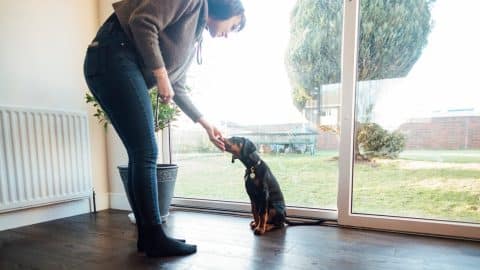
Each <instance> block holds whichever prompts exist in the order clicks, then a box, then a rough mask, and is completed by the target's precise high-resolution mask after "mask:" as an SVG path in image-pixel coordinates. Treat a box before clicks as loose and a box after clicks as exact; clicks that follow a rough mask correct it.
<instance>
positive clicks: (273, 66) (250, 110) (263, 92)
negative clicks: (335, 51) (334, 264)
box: [179, 0, 480, 129]
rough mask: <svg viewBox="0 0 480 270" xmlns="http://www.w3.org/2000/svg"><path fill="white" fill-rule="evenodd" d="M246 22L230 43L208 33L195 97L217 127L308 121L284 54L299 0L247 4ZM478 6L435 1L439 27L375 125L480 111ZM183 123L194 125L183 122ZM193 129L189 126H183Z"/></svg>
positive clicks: (387, 95) (393, 85) (385, 98)
mask: <svg viewBox="0 0 480 270" xmlns="http://www.w3.org/2000/svg"><path fill="white" fill-rule="evenodd" d="M243 3H244V6H245V9H246V16H247V25H246V27H245V29H244V30H242V31H241V32H240V33H232V34H230V35H229V37H228V38H227V39H224V38H215V39H212V38H210V36H209V35H208V34H207V32H205V33H204V42H203V64H202V65H201V66H198V65H196V64H192V68H191V69H190V72H189V74H190V76H189V79H188V84H189V85H190V86H191V87H192V88H193V89H194V91H193V92H192V99H193V101H194V103H195V104H196V105H197V106H198V107H199V109H200V111H201V112H202V113H203V114H204V115H205V117H206V118H207V119H209V120H210V121H211V122H213V123H219V122H220V121H231V122H237V123H240V124H278V123H292V122H304V121H305V119H304V118H303V117H302V115H301V113H300V112H298V111H297V109H296V108H295V107H294V106H293V103H292V97H291V90H290V83H289V79H288V76H287V73H286V70H285V64H284V56H285V53H286V49H287V44H288V38H289V15H290V11H291V9H292V7H293V5H294V3H295V1H293V0H282V1H278V0H262V1H258V0H243ZM479 10H480V1H478V0H457V1H451V0H437V2H436V3H435V4H434V7H433V10H432V15H433V19H434V21H435V23H434V28H433V29H432V32H431V34H430V36H429V42H428V45H427V46H426V48H425V49H424V51H423V53H422V56H421V57H420V59H419V60H418V61H417V63H416V64H415V66H414V67H413V69H412V70H411V71H410V73H409V74H408V75H407V77H405V78H402V79H396V80H392V81H389V82H388V83H385V87H383V88H382V89H383V90H382V91H381V92H379V95H378V97H377V105H376V107H375V109H374V114H375V121H377V122H378V123H380V124H382V125H383V126H385V127H386V128H392V129H393V128H396V127H398V125H399V124H401V123H403V122H405V121H407V120H408V119H410V118H414V117H425V116H430V115H431V113H432V111H444V110H448V109H458V108H474V109H476V112H477V113H480V86H479V83H478V79H477V78H478V76H479V75H480V74H479V72H478V71H479V68H478V65H479V63H480V51H479V49H478V48H480V38H479V37H478V35H477V34H475V33H478V26H480V16H479V15H478V11H479ZM182 122H183V123H182V124H180V125H179V126H183V125H184V123H191V121H188V120H187V121H182ZM185 128H187V126H185Z"/></svg>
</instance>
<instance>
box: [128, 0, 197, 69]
mask: <svg viewBox="0 0 480 270" xmlns="http://www.w3.org/2000/svg"><path fill="white" fill-rule="evenodd" d="M193 2H195V1H192V0H141V1H140V3H139V5H138V6H137V7H136V9H135V10H134V11H133V12H132V14H131V16H130V18H129V20H128V25H129V28H130V31H131V34H132V37H133V41H134V43H135V46H136V47H137V49H138V52H139V53H140V55H141V57H142V60H143V63H144V64H145V67H146V68H149V69H151V70H153V69H157V68H161V67H164V66H165V63H164V61H163V57H162V52H161V48H160V46H159V42H158V34H159V33H160V32H161V31H163V30H164V29H165V28H166V27H168V26H169V25H170V24H173V23H175V21H176V20H178V19H179V18H181V17H182V16H183V15H184V14H188V13H189V12H190V9H192V8H194V6H195V5H194V3H193Z"/></svg>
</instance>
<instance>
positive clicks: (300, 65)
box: [172, 0, 343, 218]
mask: <svg viewBox="0 0 480 270" xmlns="http://www.w3.org/2000/svg"><path fill="white" fill-rule="evenodd" d="M243 3H244V5H245V8H246V11H247V13H246V14H247V25H246V27H245V28H244V29H243V30H242V31H241V32H240V33H233V34H231V35H229V37H228V39H222V38H216V39H211V38H209V37H206V36H205V37H204V42H203V64H202V65H200V66H198V65H194V66H193V67H192V68H191V70H190V72H189V77H188V85H189V88H190V89H191V93H190V94H191V96H192V99H193V100H194V102H195V103H196V104H197V105H198V107H199V109H200V111H201V112H202V113H203V114H204V116H205V118H206V119H208V120H210V121H211V122H212V123H214V124H215V125H216V126H217V127H218V128H219V129H220V130H222V132H223V133H224V135H225V136H226V137H229V136H243V137H246V138H248V139H250V140H251V141H253V142H254V143H255V145H256V147H257V150H258V152H259V153H260V155H261V156H262V158H263V159H264V160H265V161H266V162H267V163H268V165H269V166H270V168H271V169H272V171H273V173H274V175H275V176H276V178H277V180H278V181H279V182H280V186H281V188H282V191H283V193H284V195H285V199H286V203H287V204H288V205H289V213H290V214H292V215H293V214H298V215H304V216H322V215H324V214H325V215H326V216H328V217H329V218H336V209H337V206H336V203H337V183H338V181H337V179H338V156H339V151H338V149H339V139H340V137H339V121H340V118H339V117H340V110H341V107H340V87H341V85H340V68H339V64H340V59H341V32H342V17H343V3H342V1H292V0H290V1H274V0H268V1H256V0H244V1H243ZM325 18H327V19H329V20H330V21H327V23H323V26H329V27H328V28H325V27H321V28H319V27H317V26H319V25H317V24H318V23H322V19H325ZM329 24H332V25H329ZM320 30H321V31H320ZM307 32H308V33H307ZM323 51H325V52H326V53H324V52H323ZM320 59H324V60H322V61H319V60H320ZM327 61H329V62H328V63H327ZM324 62H325V63H324ZM319 63H322V65H317V64H319ZM330 66H331V67H332V71H330V73H328V74H327V73H326V74H325V75H324V77H327V76H329V75H330V74H336V78H335V79H334V80H331V81H328V80H325V79H322V80H319V79H318V77H319V76H318V74H319V73H318V70H320V69H319V68H327V67H330ZM322 76H323V75H322ZM172 141H173V150H174V151H173V155H174V162H176V163H178V165H179V166H180V169H179V175H178V181H177V184H176V189H175V190H176V192H175V196H176V198H175V200H174V202H175V203H177V204H184V205H191V206H200V207H209V208H223V209H225V208H226V209H233V210H238V209H240V210H249V209H250V207H249V206H248V200H249V199H248V196H247V194H246V191H245V187H244V179H243V176H244V172H245V168H244V167H243V165H242V164H241V162H239V161H237V162H235V163H233V164H232V162H231V155H230V154H228V153H220V152H219V151H218V149H216V148H214V146H213V145H212V144H211V143H210V142H209V140H208V137H207V136H206V133H205V131H204V130H203V129H202V128H201V127H200V126H199V125H195V124H194V123H192V121H191V120H190V119H188V118H187V117H185V116H184V115H183V116H181V117H180V119H179V120H178V121H176V122H175V123H174V127H173V129H172Z"/></svg>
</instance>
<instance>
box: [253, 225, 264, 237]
mask: <svg viewBox="0 0 480 270" xmlns="http://www.w3.org/2000/svg"><path fill="white" fill-rule="evenodd" d="M253 233H254V234H255V235H262V234H264V233H265V229H261V228H259V227H256V228H255V230H254V231H253Z"/></svg>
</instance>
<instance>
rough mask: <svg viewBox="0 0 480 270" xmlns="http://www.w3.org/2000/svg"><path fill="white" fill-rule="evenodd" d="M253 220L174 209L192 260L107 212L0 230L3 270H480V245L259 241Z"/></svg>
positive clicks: (336, 231)
mask: <svg viewBox="0 0 480 270" xmlns="http://www.w3.org/2000/svg"><path fill="white" fill-rule="evenodd" d="M249 221H250V220H249V219H247V218H244V217H235V216H227V215H219V214H208V213H195V212H186V211H174V212H172V215H171V217H170V218H169V220H168V230H169V232H170V233H171V235H173V236H175V237H184V238H186V239H187V241H188V242H191V243H195V244H197V245H198V252H197V253H196V254H194V255H191V256H187V257H170V258H160V259H151V258H147V257H145V256H144V255H141V254H139V253H137V252H136V242H135V239H136V232H135V228H134V226H133V225H132V224H130V222H129V220H128V217H127V212H125V211H116V210H107V211H102V212H99V213H98V214H97V215H96V216H95V215H93V214H86V215H80V216H75V217H71V218H66V219H61V220H57V221H52V222H47V223H42V224H36V225H32V226H28V227H22V228H18V229H13V230H8V231H2V232H0V269H1V270H14V269H48V270H58V269H116V270H117V269H118V270H120V269H222V270H230V269H263V270H270V269H356V270H359V269H408V270H411V269H435V270H439V269H461V270H465V269H480V243H479V242H469V241H462V240H446V239H439V238H430V237H420V236H408V235H402V234H394V233H382V232H373V231H362V230H353V229H344V228H337V227H328V226H303V227H290V228H284V229H282V230H278V231H275V232H272V233H270V234H267V235H265V236H261V237H258V236H254V235H253V234H252V232H251V231H250V229H249V225H248V224H249Z"/></svg>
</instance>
